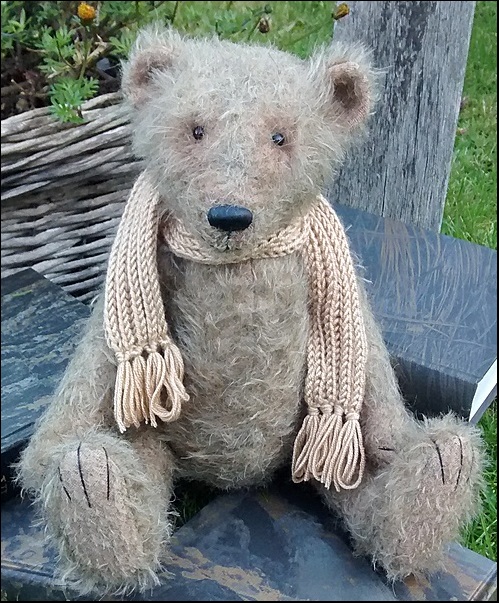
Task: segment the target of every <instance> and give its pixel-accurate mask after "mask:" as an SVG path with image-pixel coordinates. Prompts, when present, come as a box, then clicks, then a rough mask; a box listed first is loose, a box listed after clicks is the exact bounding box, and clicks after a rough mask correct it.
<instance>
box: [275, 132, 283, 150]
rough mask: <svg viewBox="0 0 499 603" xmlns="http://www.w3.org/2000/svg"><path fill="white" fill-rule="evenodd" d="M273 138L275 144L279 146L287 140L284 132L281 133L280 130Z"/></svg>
mask: <svg viewBox="0 0 499 603" xmlns="http://www.w3.org/2000/svg"><path fill="white" fill-rule="evenodd" d="M272 140H273V141H274V142H275V144H276V145H277V146H279V147H282V145H283V144H284V143H285V142H286V139H285V138H284V136H283V134H281V133H280V132H276V133H275V134H274V135H273V136H272Z"/></svg>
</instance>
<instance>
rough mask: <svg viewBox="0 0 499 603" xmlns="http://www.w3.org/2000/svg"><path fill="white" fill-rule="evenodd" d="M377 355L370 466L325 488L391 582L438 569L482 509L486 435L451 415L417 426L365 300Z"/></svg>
mask: <svg viewBox="0 0 499 603" xmlns="http://www.w3.org/2000/svg"><path fill="white" fill-rule="evenodd" d="M363 305H364V316H365V320H366V328H367V334H368V343H369V353H368V366H367V382H366V396H365V402H364V405H363V409H362V413H361V424H362V431H363V434H364V445H365V451H366V459H367V465H366V470H365V474H364V478H363V481H362V483H361V484H360V486H359V487H358V488H356V489H353V490H343V491H341V492H339V493H338V492H336V491H335V490H334V488H333V487H332V488H331V489H330V490H326V489H325V488H324V487H322V486H319V488H320V491H321V492H322V494H323V497H324V499H325V501H326V503H327V504H328V505H329V506H330V507H332V508H334V509H335V510H337V511H338V512H339V513H340V515H341V516H343V518H344V520H345V523H346V526H347V528H348V529H349V531H350V533H351V534H352V536H353V540H354V544H355V547H356V550H357V551H358V552H359V553H361V554H365V555H368V556H370V557H371V558H372V560H373V562H374V563H375V564H379V565H381V566H383V567H384V568H385V570H386V572H387V576H388V577H389V578H390V579H400V578H403V577H405V576H407V575H409V574H411V573H414V574H418V573H426V572H428V571H435V570H436V569H437V568H438V567H439V566H440V564H441V562H442V561H443V552H444V549H445V545H446V544H448V543H450V542H451V541H452V540H455V539H456V538H458V536H459V529H460V528H461V527H462V526H463V524H464V523H465V522H466V521H468V520H469V519H471V517H472V516H473V515H474V514H475V513H476V512H477V511H478V501H479V489H480V485H481V474H482V463H483V459H482V456H483V455H482V450H481V439H480V435H479V431H478V429H476V428H474V427H471V426H469V425H467V424H465V423H464V421H461V420H459V419H456V418H454V417H452V416H451V415H447V416H444V417H441V418H435V419H431V420H428V421H426V422H418V421H416V420H415V419H414V418H413V416H412V414H410V413H409V412H408V411H407V410H406V408H405V406H404V402H403V399H402V397H401V395H400V392H399V389H398V384H397V381H396V377H395V375H394V373H393V370H392V368H391V366H390V361H389V357H388V353H387V351H386V348H385V346H384V344H383V341H382V337H381V334H380V332H379V329H378V328H377V326H376V324H375V323H374V320H373V317H372V314H371V312H370V310H369V308H368V306H367V303H366V301H365V298H364V300H363Z"/></svg>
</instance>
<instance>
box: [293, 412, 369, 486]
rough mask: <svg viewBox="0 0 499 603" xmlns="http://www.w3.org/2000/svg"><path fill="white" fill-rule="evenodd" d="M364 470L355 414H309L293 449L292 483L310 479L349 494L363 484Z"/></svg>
mask: <svg viewBox="0 0 499 603" xmlns="http://www.w3.org/2000/svg"><path fill="white" fill-rule="evenodd" d="M364 466H365V454H364V446H363V442H362V432H361V428H360V422H359V417H358V415H357V413H350V414H348V415H347V416H346V420H345V421H344V417H343V415H341V414H338V413H332V414H331V413H329V414H319V412H314V413H313V414H308V415H307V416H306V417H305V418H304V420H303V424H302V427H301V429H300V431H299V432H298V435H297V436H296V439H295V443H294V448H293V460H292V466H291V471H292V478H293V481H294V482H295V483H299V482H303V481H309V480H310V478H311V477H313V478H315V479H316V480H317V481H319V482H320V483H322V484H324V486H325V487H326V488H327V489H329V488H330V487H331V484H333V485H334V488H335V490H336V491H337V492H339V491H340V489H341V488H343V489H344V490H352V489H354V488H357V486H358V485H359V484H360V482H361V481H362V477H363V474H364Z"/></svg>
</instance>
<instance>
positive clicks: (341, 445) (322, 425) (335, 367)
mask: <svg viewBox="0 0 499 603" xmlns="http://www.w3.org/2000/svg"><path fill="white" fill-rule="evenodd" d="M158 205H159V195H158V194H157V192H156V190H155V189H154V187H153V186H152V185H151V184H150V182H149V178H148V175H147V173H146V172H143V173H142V174H141V175H140V176H139V178H138V180H137V182H136V183H135V186H134V187H133V189H132V192H131V194H130V197H129V199H128V202H127V204H126V207H125V211H124V214H123V218H122V220H121V222H120V225H119V228H118V232H117V235H116V239H115V241H114V244H113V247H112V250H111V255H110V259H109V266H108V272H107V277H106V288H105V316H104V320H105V331H106V337H107V342H108V345H109V347H110V348H111V349H112V350H113V351H114V353H115V355H116V360H117V365H118V367H117V376H116V386H115V393H114V413H115V417H116V421H117V424H118V428H119V429H120V431H121V432H124V431H125V430H126V429H127V428H128V427H130V426H131V425H135V426H136V427H139V425H140V424H141V423H142V422H145V423H151V425H153V426H154V427H156V426H157V421H156V419H160V420H161V421H165V422H169V421H175V420H176V419H177V418H178V417H179V414H180V411H181V405H182V402H186V401H187V400H188V398H189V396H188V395H187V393H186V391H185V389H184V386H183V374H184V364H183V360H182V355H181V353H180V351H179V349H178V347H177V346H176V345H175V342H174V341H173V339H172V338H171V336H170V335H169V332H168V324H167V322H166V318H165V312H164V306H163V300H162V297H161V292H160V286H159V277H158V268H157V242H158V235H159V234H160V233H159V228H160V223H159V210H158ZM162 234H163V236H164V239H165V242H166V243H167V245H168V246H169V248H170V250H171V251H172V253H174V254H175V255H177V256H180V257H183V258H187V259H189V260H191V261H195V262H202V263H205V264H226V263H237V262H244V261H247V260H249V259H264V258H272V257H279V256H284V255H287V254H290V253H294V252H297V253H300V254H301V255H302V257H303V261H304V264H305V267H306V271H307V274H308V282H309V304H308V306H309V325H310V326H309V335H308V342H307V352H306V368H307V372H306V378H305V387H304V399H305V403H306V407H307V415H306V416H305V418H304V420H303V424H302V426H301V429H300V430H299V432H298V434H297V436H296V439H295V443H294V449H293V458H292V477H293V480H294V481H295V482H300V481H306V480H309V479H310V478H311V477H313V478H315V479H316V480H318V481H320V482H322V483H323V484H324V485H325V486H326V487H327V488H330V486H331V484H333V485H334V487H335V488H336V490H338V491H339V490H340V488H344V489H350V488H356V487H357V486H358V485H359V483H360V481H361V479H362V475H363V471H364V448H363V443H362V433H361V429H360V423H359V413H360V410H361V406H362V400H363V396H364V383H365V363H366V347H367V346H366V336H365V329H364V324H363V319H362V314H361V311H360V306H359V295H358V289H357V279H356V274H355V268H354V264H353V261H352V257H351V254H350V250H349V247H348V241H347V238H346V235H345V232H344V229H343V227H342V225H341V223H340V221H339V219H338V217H337V216H336V213H335V212H334V211H333V209H332V208H331V207H330V205H329V203H328V202H327V201H326V200H325V199H324V198H323V197H321V196H319V197H318V198H317V202H316V203H315V204H313V206H312V208H311V209H310V211H309V212H308V213H307V215H306V216H305V217H304V218H302V219H300V220H298V221H297V222H296V223H294V224H292V225H291V226H289V227H287V228H284V229H283V230H281V231H280V232H277V233H276V234H275V235H274V236H272V237H270V238H269V239H267V240H265V241H262V242H261V243H260V244H259V245H258V246H257V247H256V248H252V249H251V250H249V251H248V252H247V253H246V255H241V251H239V252H230V251H228V252H219V251H218V252H216V251H214V250H212V249H210V248H208V247H204V246H203V244H202V242H199V241H197V240H195V239H194V238H192V237H191V235H190V234H189V233H188V232H187V231H186V230H185V229H184V228H183V226H182V224H181V223H180V222H179V221H177V220H173V219H169V220H168V221H167V223H166V227H165V228H164V232H163V233H162Z"/></svg>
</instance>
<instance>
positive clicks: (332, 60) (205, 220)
mask: <svg viewBox="0 0 499 603" xmlns="http://www.w3.org/2000/svg"><path fill="white" fill-rule="evenodd" d="M122 87H123V91H124V94H125V97H126V98H127V99H128V101H129V103H130V105H131V107H132V113H133V120H132V121H133V145H134V151H135V153H136V155H137V156H139V157H140V158H142V159H143V160H144V162H145V166H146V167H147V168H148V169H149V171H150V173H151V174H152V176H153V179H154V183H155V185H156V186H157V188H158V191H159V194H160V197H161V210H162V212H163V213H164V214H165V215H166V214H167V213H171V214H173V215H175V216H176V217H177V218H179V219H180V220H181V221H182V223H183V226H184V227H185V228H186V229H187V230H188V231H189V232H190V233H191V234H192V235H194V236H196V237H200V238H201V239H202V240H203V241H204V242H205V243H207V244H209V245H210V246H211V247H212V248H214V249H218V250H226V249H239V248H244V247H245V246H246V245H253V244H255V243H256V242H258V241H260V240H263V239H264V238H266V237H268V236H269V235H271V234H272V233H274V232H276V231H277V230H279V229H280V228H282V227H284V226H287V225H288V224H289V223H290V222H291V221H293V220H294V219H295V218H296V217H297V216H298V215H301V214H303V213H304V212H305V211H306V210H307V209H308V207H309V205H310V203H311V202H312V201H313V200H314V199H315V198H316V196H317V194H318V193H319V192H320V190H321V188H322V186H323V184H324V182H325V181H326V179H328V178H329V177H330V176H331V175H332V173H334V171H335V169H336V168H337V167H338V165H339V163H340V162H341V160H342V158H343V155H344V152H345V150H346V148H347V145H348V143H349V141H350V140H351V139H352V138H353V135H354V134H355V133H356V132H358V131H359V130H360V126H362V125H363V124H364V123H365V121H366V118H367V117H368V115H369V113H370V112H371V109H372V105H373V96H374V93H373V71H372V69H371V68H370V66H369V63H368V61H367V60H366V54H365V52H364V51H363V50H362V49H360V48H358V47H354V48H352V49H347V48H345V47H344V46H340V45H336V46H335V45H332V46H330V47H329V48H323V49H319V50H317V51H316V52H315V53H314V54H313V56H312V57H311V58H309V59H307V60H302V59H300V58H298V57H297V56H294V55H291V54H288V53H285V52H282V51H280V50H277V49H276V48H273V47H268V46H258V45H249V44H234V43H232V42H228V41H220V40H219V39H217V38H213V39H190V38H186V37H183V36H181V35H180V34H179V33H178V32H176V31H174V30H172V29H160V28H157V27H155V28H149V29H147V30H144V31H143V32H141V33H140V34H139V36H138V38H137V41H136V43H135V45H134V47H133V49H132V52H131V54H130V57H129V60H128V61H127V62H126V63H125V64H124V65H123V84H122Z"/></svg>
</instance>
